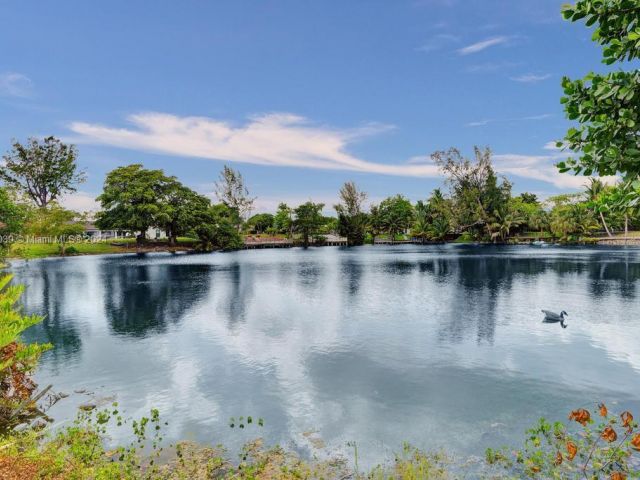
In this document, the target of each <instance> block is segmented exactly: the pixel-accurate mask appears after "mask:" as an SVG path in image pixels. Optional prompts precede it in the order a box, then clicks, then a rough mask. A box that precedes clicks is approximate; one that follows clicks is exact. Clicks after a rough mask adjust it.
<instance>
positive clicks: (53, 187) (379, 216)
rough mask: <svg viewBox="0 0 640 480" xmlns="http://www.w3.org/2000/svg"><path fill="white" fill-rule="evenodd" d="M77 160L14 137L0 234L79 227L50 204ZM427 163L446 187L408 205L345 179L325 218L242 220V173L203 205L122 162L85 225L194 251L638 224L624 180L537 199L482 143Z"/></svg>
mask: <svg viewBox="0 0 640 480" xmlns="http://www.w3.org/2000/svg"><path fill="white" fill-rule="evenodd" d="M76 157H77V153H76V149H75V147H74V146H73V145H65V144H64V143H62V142H61V141H60V140H58V139H55V138H53V137H48V138H45V139H44V140H42V141H38V140H36V139H30V140H29V142H27V143H26V144H25V145H22V144H20V143H18V142H16V143H15V144H14V146H13V149H12V151H11V152H10V153H8V154H7V155H6V156H5V157H4V160H5V164H4V166H3V167H2V169H0V178H1V179H2V180H3V183H4V185H5V186H4V187H2V188H0V219H2V220H1V221H2V223H1V224H0V234H5V235H6V234H7V233H11V232H13V233H16V232H21V233H27V234H33V235H52V236H61V237H64V236H68V235H74V234H78V233H82V232H83V230H84V224H83V222H84V221H86V220H87V219H88V217H87V216H86V215H84V216H83V215H80V214H78V213H76V212H72V211H70V210H67V209H64V208H62V207H61V206H60V205H59V204H58V200H59V198H60V196H61V195H63V194H65V193H69V192H73V191H75V190H76V188H77V185H78V184H79V183H80V182H82V181H83V180H84V172H82V171H80V170H79V169H78V166H77V162H76ZM431 158H432V160H433V161H434V163H435V164H436V165H437V166H438V167H439V168H440V171H441V172H442V174H443V176H444V178H445V184H446V187H447V191H446V192H445V191H443V189H440V188H438V189H435V190H434V191H433V192H432V193H431V195H430V196H428V198H426V199H424V200H418V201H417V202H415V204H414V203H412V202H411V201H410V200H409V199H408V198H406V197H405V196H403V195H401V194H398V195H393V196H390V197H388V198H386V199H384V200H382V201H381V202H379V203H373V204H370V205H368V206H367V205H366V202H367V198H368V195H367V193H366V192H364V191H362V190H361V189H359V188H358V186H357V185H356V184H355V183H353V182H346V183H345V184H344V185H343V186H342V188H341V189H340V191H339V195H338V197H339V202H338V203H337V204H336V205H334V206H333V208H334V210H335V216H325V215H324V214H323V209H324V207H325V205H324V204H322V203H315V202H313V201H308V202H305V203H303V204H301V205H298V206H295V207H291V206H289V205H287V204H286V203H281V204H280V205H279V206H278V208H277V211H276V212H275V213H274V214H270V213H258V214H255V215H250V213H251V211H252V210H253V208H254V202H255V200H256V198H255V197H252V196H251V195H250V194H249V191H248V188H247V186H246V185H245V181H244V179H243V177H242V175H241V173H240V172H238V171H236V170H234V169H233V168H230V167H228V166H226V165H225V166H224V168H223V170H222V171H221V172H220V175H219V178H218V179H217V181H215V182H214V183H213V187H214V190H215V196H216V198H217V200H218V201H217V202H213V201H212V200H211V199H210V198H209V197H207V196H205V195H202V194H200V193H197V192H195V191H194V190H192V189H190V188H189V187H187V186H185V185H184V184H182V183H181V182H180V181H179V180H178V179H177V178H176V177H174V176H169V175H166V174H165V173H164V172H163V171H162V170H154V169H147V168H144V167H143V165H141V164H132V165H127V166H123V167H118V168H116V169H114V170H112V171H111V172H109V173H108V174H107V176H106V178H105V181H104V187H103V191H102V193H101V194H100V195H99V196H98V197H97V200H98V201H99V202H100V205H101V210H100V211H98V212H97V213H96V214H95V223H96V225H97V227H99V228H100V229H102V230H116V231H121V232H135V233H136V234H137V236H136V238H137V241H138V242H139V243H140V244H143V243H145V242H146V241H147V240H148V239H147V238H146V232H147V230H148V229H149V228H151V227H153V228H159V229H162V230H163V231H164V232H166V236H167V239H168V243H169V244H170V245H176V244H177V242H178V238H179V237H189V238H192V239H195V240H197V241H198V242H199V245H200V247H201V248H202V249H203V250H209V249H213V248H222V249H233V248H238V247H240V246H241V245H242V243H243V235H272V236H284V237H286V238H289V239H290V240H292V241H296V242H299V243H300V244H301V245H303V246H309V245H311V244H314V243H315V244H318V243H321V242H322V240H323V238H324V236H326V235H328V234H336V235H339V236H342V237H345V238H346V241H347V244H348V245H349V246H356V245H362V244H364V243H367V242H369V243H375V242H376V239H377V238H380V237H381V236H384V238H385V239H386V240H387V241H391V242H393V241H397V240H404V239H412V240H414V241H422V242H425V243H426V242H442V241H446V240H454V239H459V240H466V241H479V242H493V243H505V242H509V241H510V240H511V239H512V238H513V237H516V236H522V235H528V236H531V235H534V236H538V237H545V236H548V237H553V238H556V239H559V240H562V241H579V240H582V239H584V238H585V237H588V236H590V235H593V233H594V232H596V231H598V230H602V231H603V232H606V234H607V235H609V236H612V235H613V232H615V231H620V230H623V229H624V230H625V231H628V230H629V229H635V228H639V227H640V200H639V199H640V195H639V194H638V191H637V190H636V189H634V188H633V185H632V184H630V183H629V182H625V181H622V182H620V183H618V184H617V185H613V186H607V185H605V184H604V183H602V181H601V180H599V179H594V178H592V179H590V180H589V183H588V184H587V185H586V186H585V191H584V192H582V193H575V194H564V195H558V196H555V197H551V198H549V199H546V200H544V201H541V200H539V199H538V198H537V197H536V195H534V194H532V193H522V194H520V195H513V194H512V184H511V182H509V180H507V179H506V178H505V177H502V176H500V175H498V174H497V173H496V171H495V169H494V167H493V165H492V161H491V151H490V150H489V149H488V148H487V149H481V148H477V147H476V148H475V149H474V155H473V157H472V158H466V157H464V156H463V154H462V153H461V152H460V151H459V150H458V149H455V148H451V149H449V150H447V151H438V152H435V153H433V154H432V156H431Z"/></svg>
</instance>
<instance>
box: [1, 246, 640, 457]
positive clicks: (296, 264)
mask: <svg viewBox="0 0 640 480" xmlns="http://www.w3.org/2000/svg"><path fill="white" fill-rule="evenodd" d="M13 270H14V271H15V273H16V280H17V281H20V282H25V283H27V284H28V292H27V296H26V297H25V308H26V310H28V311H29V312H30V313H42V312H44V313H47V315H49V316H50V319H49V320H50V321H48V323H47V324H46V325H45V324H43V325H42V326H39V327H35V328H34V329H32V330H30V331H29V332H28V334H29V335H30V336H31V337H30V338H37V339H38V340H40V341H42V340H44V341H47V340H50V341H52V342H54V343H55V344H56V347H55V349H54V351H53V352H51V355H50V356H46V357H45V358H44V359H43V368H42V369H41V370H40V372H39V375H40V377H39V381H41V382H42V383H45V382H46V383H53V384H59V383H61V382H66V383H67V385H68V386H67V388H68V389H72V388H74V385H75V384H79V385H80V386H82V387H85V386H87V385H86V384H87V383H89V384H90V385H89V387H91V388H94V385H93V384H91V382H94V384H96V385H98V386H99V385H108V386H109V387H110V388H112V389H113V391H114V392H117V394H118V399H119V401H120V402H121V403H122V404H125V405H129V406H132V407H130V408H133V409H139V413H140V414H143V413H146V411H145V409H148V408H149V407H150V406H157V407H159V408H161V410H162V411H163V413H165V414H166V416H167V417H168V418H171V419H172V423H171V429H172V430H171V432H170V433H169V434H168V435H167V439H168V440H169V441H172V440H176V439H178V438H182V437H184V436H189V438H194V439H196V440H199V441H204V442H210V441H214V442H225V443H228V444H230V445H236V444H240V443H242V440H243V439H242V438H239V437H238V436H237V435H236V436H234V434H233V432H229V429H228V428H227V427H226V422H227V419H228V418H229V417H231V416H239V415H246V414H247V413H248V412H250V413H251V414H252V415H256V416H258V415H259V416H262V417H263V418H265V419H266V420H267V427H266V428H265V430H264V436H265V438H266V440H267V441H270V442H280V443H288V442H294V443H295V445H297V446H302V447H304V446H305V445H306V444H305V441H306V440H305V438H306V437H304V435H303V434H302V433H303V432H305V431H308V430H312V429H313V430H318V431H319V435H320V436H321V437H322V438H323V439H324V440H325V442H327V444H328V445H329V446H330V448H333V449H339V448H341V446H343V445H344V443H345V442H346V441H349V440H356V441H358V442H359V444H362V445H363V451H365V450H366V452H367V453H368V454H369V455H371V457H376V456H378V455H379V454H380V452H383V453H385V452H388V451H391V450H394V449H397V448H398V447H399V446H400V445H401V443H402V441H405V440H406V441H410V442H412V443H414V444H416V445H417V446H420V447H425V448H439V447H452V448H454V449H458V450H459V451H462V452H471V453H481V448H482V447H483V446H484V445H481V443H480V442H482V441H486V440H487V439H496V438H499V439H501V443H504V442H502V440H504V441H505V442H506V441H507V440H509V441H511V440H513V441H519V440H521V433H522V431H523V429H524V428H525V427H526V426H527V425H528V424H530V423H532V422H534V421H535V420H536V418H537V417H539V416H547V417H550V418H564V417H565V413H566V411H567V410H569V409H570V408H574V407H576V406H577V405H583V404H585V402H588V401H591V400H592V399H593V400H594V401H598V400H603V399H609V400H610V401H611V402H619V404H620V405H628V406H630V407H637V406H638V405H637V403H638V402H637V401H636V400H634V399H636V398H639V397H640V382H639V380H640V344H638V342H637V341H636V339H637V337H638V335H640V324H638V322H636V321H635V317H634V315H633V312H635V311H637V307H638V305H637V302H638V300H637V296H636V290H637V288H638V282H639V281H640V250H624V249H615V248H609V249H593V248H592V249H556V248H550V249H544V250H543V249H535V248H526V247H524V248H492V247H489V248H479V247H467V246H446V247H431V246H402V247H400V246H394V247H388V248H386V247H378V246H376V247H363V248H354V249H339V248H323V249H309V250H298V249H291V250H284V249H283V250H273V251H268V250H258V251H245V252H237V253H229V254H227V253H224V254H222V253H216V254H211V255H199V256H176V257H172V256H167V255H150V256H146V257H141V258H138V257H96V258H83V259H72V260H71V259H70V260H65V261H55V262H52V261H48V262H47V261H45V262H31V263H30V264H29V265H28V266H27V265H26V264H20V263H19V264H16V265H15V266H14V267H13ZM541 308H546V309H550V310H554V311H560V310H567V311H568V312H569V314H570V320H571V321H570V322H569V323H570V326H569V328H567V329H560V328H555V327H557V326H555V325H549V324H543V323H542V314H541V313H540V309H541ZM140 352H144V361H143V362H141V361H140V359H141V354H140ZM70 364H73V366H74V368H72V369H71V368H64V367H66V366H67V365H70ZM558 365H562V368H557V366H558ZM634 402H636V403H635V404H634ZM59 408H61V409H64V406H61V407H59ZM73 413H74V412H71V411H69V412H67V411H65V410H60V411H59V412H58V413H57V415H60V416H64V415H67V414H68V415H69V416H71V415H73ZM132 413H137V411H136V412H132ZM494 424H504V425H512V426H513V431H512V432H510V431H503V430H500V431H498V430H496V428H494V427H492V425H494ZM381 439H385V442H386V443H384V444H382V441H381ZM476 447H477V448H476Z"/></svg>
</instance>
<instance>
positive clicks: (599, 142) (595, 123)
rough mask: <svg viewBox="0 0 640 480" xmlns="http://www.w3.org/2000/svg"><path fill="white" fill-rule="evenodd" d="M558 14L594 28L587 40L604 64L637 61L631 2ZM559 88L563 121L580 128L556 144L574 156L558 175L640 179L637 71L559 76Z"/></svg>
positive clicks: (639, 15)
mask: <svg viewBox="0 0 640 480" xmlns="http://www.w3.org/2000/svg"><path fill="white" fill-rule="evenodd" d="M562 13H563V16H564V18H565V19H567V20H570V21H572V22H576V21H578V20H582V19H585V23H586V26H587V27H591V26H595V29H594V32H593V36H592V40H594V41H595V42H597V43H599V44H600V45H601V46H602V56H603V60H602V61H603V62H604V63H605V64H607V65H612V64H614V63H616V62H619V63H620V62H624V61H631V60H634V59H638V58H640V6H639V5H638V2H637V1H636V0H578V1H577V2H576V3H575V4H573V5H566V6H565V7H564V8H563V11H562ZM562 88H563V89H564V97H563V98H562V103H563V104H564V106H565V107H564V108H565V112H566V114H567V117H568V118H569V119H570V120H577V121H578V123H579V124H580V125H579V126H577V127H572V128H570V129H569V131H568V132H567V134H566V136H565V138H564V141H563V142H559V143H558V145H559V146H565V147H567V148H569V149H570V150H572V151H574V152H575V153H577V154H579V155H580V156H579V157H578V158H570V159H568V160H567V161H566V162H560V163H559V164H558V167H559V169H560V171H561V172H566V171H569V170H573V171H574V172H575V173H576V174H584V175H587V176H589V175H591V174H593V173H598V174H599V175H615V174H616V173H617V172H622V173H623V174H625V175H626V176H627V178H628V179H630V180H635V179H636V178H637V177H638V175H639V174H640V145H639V143H638V125H639V124H640V71H639V70H637V69H635V70H631V71H622V70H617V71H613V72H610V73H607V74H595V73H589V74H588V75H587V76H586V77H584V78H583V79H580V80H571V79H569V78H568V77H565V78H563V80H562Z"/></svg>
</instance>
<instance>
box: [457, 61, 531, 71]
mask: <svg viewBox="0 0 640 480" xmlns="http://www.w3.org/2000/svg"><path fill="white" fill-rule="evenodd" d="M520 65H522V62H485V63H477V64H475V65H469V66H468V67H466V68H465V72H468V73H493V72H501V71H504V70H508V69H511V68H515V67H519V66H520Z"/></svg>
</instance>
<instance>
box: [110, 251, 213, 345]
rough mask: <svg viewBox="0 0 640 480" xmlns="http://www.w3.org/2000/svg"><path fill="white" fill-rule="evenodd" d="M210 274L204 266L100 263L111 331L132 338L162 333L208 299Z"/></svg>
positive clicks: (208, 269) (208, 268) (207, 267)
mask: <svg viewBox="0 0 640 480" xmlns="http://www.w3.org/2000/svg"><path fill="white" fill-rule="evenodd" d="M210 273H211V269H210V267H209V266H206V265H192V266H188V267H185V266H178V265H171V264H169V265H162V264H160V265H154V264H147V263H143V264H133V265H130V266H126V267H125V266H123V265H122V264H121V263H119V262H113V261H106V262H104V263H102V265H101V278H102V279H103V281H104V286H105V288H104V310H105V315H106V317H107V320H108V321H109V325H110V326H111V329H112V331H113V332H114V333H116V334H118V335H128V336H133V337H144V336H146V335H149V334H151V333H163V332H165V331H166V330H167V327H168V325H171V324H177V323H178V322H180V321H181V320H182V319H183V317H184V315H185V314H186V313H187V312H188V311H189V309H190V308H192V307H193V306H194V305H195V304H196V303H197V302H198V301H199V300H201V299H202V298H204V297H205V296H206V295H207V293H208V291H209V285H210V281H211V275H210Z"/></svg>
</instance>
